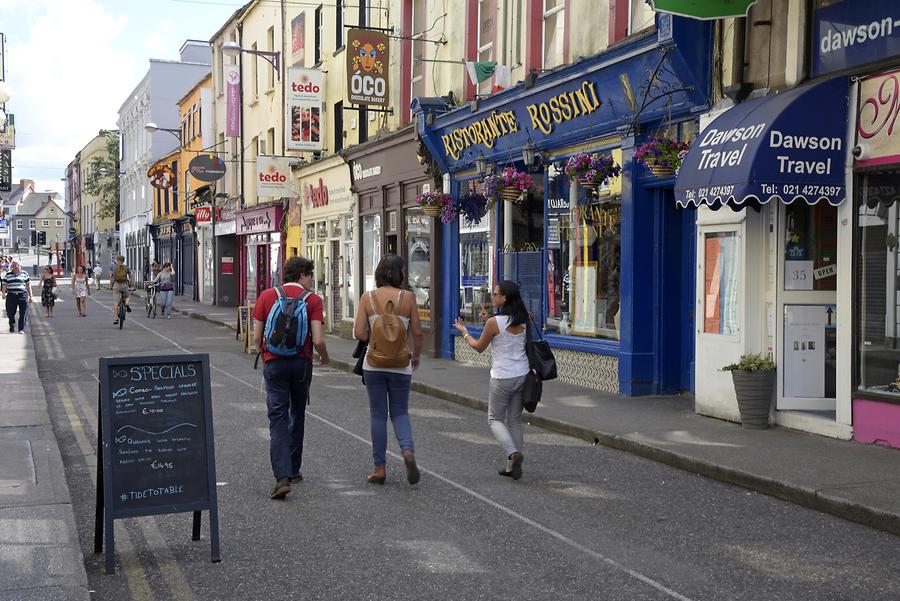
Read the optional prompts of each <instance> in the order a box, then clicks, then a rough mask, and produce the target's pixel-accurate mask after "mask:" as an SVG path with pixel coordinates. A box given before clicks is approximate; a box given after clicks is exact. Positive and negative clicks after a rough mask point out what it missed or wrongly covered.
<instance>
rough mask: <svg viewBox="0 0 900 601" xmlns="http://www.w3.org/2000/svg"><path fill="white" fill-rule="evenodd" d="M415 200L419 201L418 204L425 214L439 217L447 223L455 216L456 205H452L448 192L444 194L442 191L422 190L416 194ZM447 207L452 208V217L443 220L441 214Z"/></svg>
mask: <svg viewBox="0 0 900 601" xmlns="http://www.w3.org/2000/svg"><path fill="white" fill-rule="evenodd" d="M416 202H418V203H419V206H420V207H422V211H423V212H424V213H425V214H426V215H428V216H429V217H441V221H443V222H444V223H449V222H450V221H453V219H454V218H455V217H456V207H455V206H453V200H452V199H451V198H450V195H449V194H444V193H443V192H423V193H422V194H419V195H418V196H416ZM447 207H450V208H451V209H452V212H453V217H452V218H450V220H449V221H444V219H443V215H444V214H445V212H446V211H447Z"/></svg>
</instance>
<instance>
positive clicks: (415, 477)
mask: <svg viewBox="0 0 900 601" xmlns="http://www.w3.org/2000/svg"><path fill="white" fill-rule="evenodd" d="M403 467H405V468H406V480H407V481H408V482H409V483H410V484H415V483H417V482H418V481H419V479H421V477H422V474H420V473H419V466H417V465H416V456H415V455H414V454H413V452H412V451H408V452H404V453H403Z"/></svg>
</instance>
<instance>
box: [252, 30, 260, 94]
mask: <svg viewBox="0 0 900 601" xmlns="http://www.w3.org/2000/svg"><path fill="white" fill-rule="evenodd" d="M250 50H251V51H252V52H251V56H252V58H253V60H251V61H250V83H251V84H252V85H253V98H258V97H259V73H258V67H257V60H256V56H255V54H256V42H253V43H252V44H250Z"/></svg>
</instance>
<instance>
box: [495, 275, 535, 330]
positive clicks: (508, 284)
mask: <svg viewBox="0 0 900 601" xmlns="http://www.w3.org/2000/svg"><path fill="white" fill-rule="evenodd" d="M497 288H499V289H500V294H502V295H503V296H504V297H506V302H505V303H503V306H502V307H500V315H506V316H508V317H509V325H511V326H520V325H525V324H527V323H528V309H526V308H525V303H524V302H523V301H522V295H521V294H519V285H518V284H517V283H515V282H513V281H511V280H503V281H502V282H500V283H499V284H497Z"/></svg>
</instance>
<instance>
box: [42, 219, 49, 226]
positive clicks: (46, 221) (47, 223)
mask: <svg viewBox="0 0 900 601" xmlns="http://www.w3.org/2000/svg"><path fill="white" fill-rule="evenodd" d="M41 227H50V220H49V219H42V220H41Z"/></svg>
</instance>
